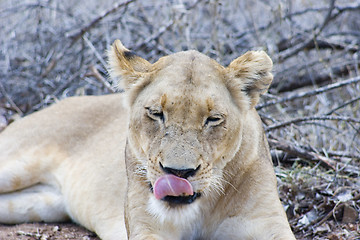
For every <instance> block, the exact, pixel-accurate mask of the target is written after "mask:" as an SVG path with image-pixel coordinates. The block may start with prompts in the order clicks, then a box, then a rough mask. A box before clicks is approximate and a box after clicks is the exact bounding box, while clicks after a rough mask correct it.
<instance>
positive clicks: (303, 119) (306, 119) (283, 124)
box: [265, 116, 360, 132]
mask: <svg viewBox="0 0 360 240" xmlns="http://www.w3.org/2000/svg"><path fill="white" fill-rule="evenodd" d="M326 120H330V121H345V122H355V123H360V119H354V118H351V117H346V116H314V117H301V118H295V119H291V120H289V121H285V122H281V123H277V124H273V125H271V126H269V127H266V129H265V131H266V132H270V131H272V130H275V129H278V128H282V127H286V126H288V125H291V124H294V123H300V122H309V121H326Z"/></svg>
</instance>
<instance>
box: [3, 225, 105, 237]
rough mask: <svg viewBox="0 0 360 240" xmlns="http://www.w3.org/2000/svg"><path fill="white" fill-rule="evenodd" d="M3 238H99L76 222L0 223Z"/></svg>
mask: <svg viewBox="0 0 360 240" xmlns="http://www.w3.org/2000/svg"><path fill="white" fill-rule="evenodd" d="M0 239H1V240H56V239H59V240H60V239H61V240H70V239H77V240H99V238H98V237H97V236H96V234H94V233H92V232H90V231H88V230H86V229H85V228H83V227H80V226H78V225H76V224H74V223H52V224H49V223H27V224H19V225H0Z"/></svg>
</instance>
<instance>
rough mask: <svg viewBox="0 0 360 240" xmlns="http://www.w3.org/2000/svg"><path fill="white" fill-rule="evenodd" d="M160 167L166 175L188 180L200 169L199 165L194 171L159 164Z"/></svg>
mask: <svg viewBox="0 0 360 240" xmlns="http://www.w3.org/2000/svg"><path fill="white" fill-rule="evenodd" d="M160 167H161V169H162V170H164V172H166V173H168V174H173V175H175V176H178V177H181V178H188V177H191V176H194V175H195V174H196V172H197V171H198V170H199V169H200V165H199V166H198V167H197V168H195V169H193V168H186V169H174V168H169V167H164V166H163V165H162V164H161V163H160Z"/></svg>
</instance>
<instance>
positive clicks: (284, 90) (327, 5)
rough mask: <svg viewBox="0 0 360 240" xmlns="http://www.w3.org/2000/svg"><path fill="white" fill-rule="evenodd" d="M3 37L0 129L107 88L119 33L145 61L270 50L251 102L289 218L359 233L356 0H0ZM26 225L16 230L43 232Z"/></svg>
mask: <svg viewBox="0 0 360 240" xmlns="http://www.w3.org/2000/svg"><path fill="white" fill-rule="evenodd" d="M0 36H1V37H0V129H2V128H5V127H6V126H7V125H8V124H9V123H11V122H12V121H14V120H15V119H17V118H19V117H22V116H24V115H26V114H29V113H31V112H34V111H37V110H39V109H41V108H43V107H45V106H47V105H49V104H51V103H53V102H56V101H58V100H60V99H63V98H66V97H69V96H73V95H100V94H108V93H111V92H114V89H116V86H115V84H114V83H113V82H112V81H111V80H110V79H108V77H107V72H106V54H105V52H106V49H107V48H108V47H109V46H110V44H111V43H112V42H113V41H114V40H115V39H117V38H119V39H121V40H122V42H123V43H124V45H125V46H127V47H128V48H130V49H132V50H134V51H135V52H136V53H137V54H138V55H140V56H142V57H144V58H147V59H148V60H150V61H152V62H154V61H156V59H158V58H159V57H161V56H163V55H167V54H171V53H173V52H177V51H181V50H187V49H197V50H198V51H200V52H203V53H205V54H206V55H208V56H210V57H212V58H214V59H215V60H217V61H219V62H220V63H222V64H223V65H227V64H229V63H230V62H231V60H233V59H235V58H236V57H238V56H239V55H241V54H243V53H245V52H246V51H248V50H256V49H263V50H266V51H267V52H268V53H269V55H270V56H271V57H272V59H273V61H274V76H275V77H274V82H273V85H272V87H271V89H270V91H269V93H268V94H266V95H265V96H264V98H263V99H262V102H261V103H260V104H259V105H258V106H257V109H258V110H259V113H260V115H261V117H262V119H263V122H264V127H265V129H266V132H267V135H268V138H269V142H270V146H271V149H272V156H273V160H274V164H275V170H276V173H277V176H278V183H279V190H280V196H281V200H282V201H283V204H284V207H285V209H286V212H287V214H288V217H289V220H290V223H291V225H292V228H293V230H294V232H295V233H296V236H297V237H298V238H299V239H333V240H337V239H360V237H359V236H360V224H359V213H360V195H359V194H360V189H359V186H360V179H359V168H360V147H359V146H360V137H359V135H360V110H359V109H360V83H359V82H360V74H359V44H360V1H359V0H337V1H336V0H274V1H267V0H249V1H240V0H238V1H237V0H228V1H220V0H171V1H166V0H129V1H116V0H102V1H95V0H67V1H61V0H0ZM37 229H38V230H37V232H39V227H37ZM0 230H1V228H0ZM10 231H11V230H10ZM27 231H28V235H26V234H27V233H26V234H19V235H18V237H20V236H24V237H29V238H24V239H40V237H41V236H43V235H41V234H40V237H39V236H38V235H39V234H38V233H37V234H38V235H36V234H35V233H34V234H32V233H31V230H27ZM34 231H35V232H36V230H34ZM29 234H30V235H29ZM36 236H38V237H36ZM48 239H51V237H50V238H48ZM53 239H55V238H53ZM79 239H82V238H79Z"/></svg>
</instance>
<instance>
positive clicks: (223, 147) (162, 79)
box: [109, 41, 272, 209]
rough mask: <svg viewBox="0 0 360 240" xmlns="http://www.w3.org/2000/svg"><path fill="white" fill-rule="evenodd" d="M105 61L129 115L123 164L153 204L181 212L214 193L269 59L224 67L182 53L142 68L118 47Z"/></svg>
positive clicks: (267, 78) (267, 76)
mask: <svg viewBox="0 0 360 240" xmlns="http://www.w3.org/2000/svg"><path fill="white" fill-rule="evenodd" d="M109 57H110V65H111V70H112V72H111V73H112V76H113V77H121V78H122V79H121V85H122V87H123V88H124V89H125V90H126V91H127V104H128V105H129V106H130V109H131V111H130V114H131V115H130V123H129V133H128V147H129V148H130V149H131V152H132V154H133V155H134V156H135V157H134V158H135V160H134V162H132V163H130V164H131V165H132V166H136V167H134V168H133V169H134V170H133V171H134V174H137V175H139V176H140V177H141V178H142V179H143V181H144V183H145V182H146V184H148V186H149V187H150V190H151V197H150V201H152V202H153V205H157V206H162V208H166V209H179V208H182V209H183V208H186V207H188V206H189V205H194V206H195V205H196V203H197V202H198V201H199V200H198V199H201V198H206V197H207V196H210V195H214V194H213V192H215V193H216V194H221V192H222V191H223V189H222V180H223V174H226V173H223V169H224V167H225V165H226V164H227V163H228V162H229V161H231V160H232V159H233V157H234V156H235V154H236V153H237V152H238V151H239V149H240V147H241V142H242V131H243V121H244V119H245V117H246V114H247V112H248V111H249V109H251V108H253V107H254V105H255V104H256V103H257V101H258V99H259V96H260V94H261V93H263V92H265V91H266V90H267V88H268V86H269V84H270V83H271V80H272V75H271V73H270V70H271V67H272V63H271V60H270V58H269V57H268V56H267V55H266V54H265V53H264V52H248V53H247V54H245V55H243V56H242V57H240V58H238V59H236V60H234V61H233V62H232V63H231V64H230V65H229V66H228V67H227V68H224V67H222V66H221V65H219V64H218V63H217V62H215V61H214V60H212V59H210V58H208V57H206V56H205V55H203V54H201V53H198V52H196V51H187V52H180V53H176V54H173V55H169V56H166V57H163V58H161V59H160V60H159V61H158V62H156V63H154V64H150V63H148V62H147V61H146V60H144V59H142V58H140V57H138V56H136V55H134V54H132V53H131V52H130V51H129V50H127V49H126V48H124V47H123V46H122V44H121V43H120V41H116V42H115V43H114V45H113V47H112V50H111V51H110V55H109ZM128 164H129V163H128ZM193 208H195V207H193Z"/></svg>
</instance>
